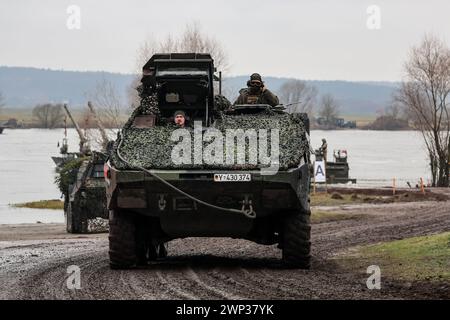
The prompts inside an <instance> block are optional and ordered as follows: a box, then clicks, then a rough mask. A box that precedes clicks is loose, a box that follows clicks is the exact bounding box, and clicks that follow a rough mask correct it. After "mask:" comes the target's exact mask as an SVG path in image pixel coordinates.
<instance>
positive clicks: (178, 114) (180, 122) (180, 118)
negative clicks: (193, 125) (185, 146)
mask: <svg viewBox="0 0 450 320" xmlns="http://www.w3.org/2000/svg"><path fill="white" fill-rule="evenodd" d="M173 121H174V122H175V124H176V125H177V126H178V127H181V128H184V127H185V126H186V114H185V113H184V111H182V110H178V111H175V113H174V114H173Z"/></svg>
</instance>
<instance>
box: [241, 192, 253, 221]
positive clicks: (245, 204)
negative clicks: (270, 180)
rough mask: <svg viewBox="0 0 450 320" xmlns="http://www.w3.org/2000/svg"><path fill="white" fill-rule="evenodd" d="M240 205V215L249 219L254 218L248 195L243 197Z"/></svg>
mask: <svg viewBox="0 0 450 320" xmlns="http://www.w3.org/2000/svg"><path fill="white" fill-rule="evenodd" d="M241 203H242V208H241V211H242V213H243V214H244V215H245V216H247V217H249V218H255V217H256V212H255V211H254V210H253V204H252V199H250V197H249V196H248V195H245V196H244V200H242V201H241Z"/></svg>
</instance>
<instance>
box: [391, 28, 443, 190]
mask: <svg viewBox="0 0 450 320" xmlns="http://www.w3.org/2000/svg"><path fill="white" fill-rule="evenodd" d="M404 69H405V80H404V81H403V83H402V85H401V87H400V89H399V90H398V92H397V93H396V95H395V100H396V101H397V102H399V103H401V104H402V105H403V106H404V107H405V108H406V109H407V112H408V114H409V115H410V119H411V122H412V125H413V126H414V127H415V128H416V129H417V130H419V131H420V132H421V134H422V136H423V139H424V142H425V145H426V148H427V151H428V156H429V159H430V170H431V176H432V185H433V186H440V187H447V186H448V185H449V166H448V163H449V162H450V155H449V148H450V118H449V106H448V96H449V93H450V49H449V48H448V46H447V45H446V44H445V43H443V42H442V41H441V40H439V39H437V38H436V37H434V36H430V35H427V36H425V37H424V39H423V40H422V42H421V44H420V45H419V46H417V47H413V48H412V49H411V52H410V57H409V60H408V61H407V62H406V64H405V67H404Z"/></svg>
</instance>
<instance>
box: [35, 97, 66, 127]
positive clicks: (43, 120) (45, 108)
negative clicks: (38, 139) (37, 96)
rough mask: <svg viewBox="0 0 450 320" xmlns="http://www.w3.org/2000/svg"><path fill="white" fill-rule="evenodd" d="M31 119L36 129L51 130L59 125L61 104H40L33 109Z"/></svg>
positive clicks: (61, 110) (61, 119) (61, 116)
mask: <svg viewBox="0 0 450 320" xmlns="http://www.w3.org/2000/svg"><path fill="white" fill-rule="evenodd" d="M33 118H34V121H35V123H36V125H37V126H38V127H40V128H46V129H53V128H56V127H58V126H60V125H61V123H62V121H63V119H64V111H63V109H62V105H61V104H50V103H46V104H40V105H37V106H36V107H34V108H33Z"/></svg>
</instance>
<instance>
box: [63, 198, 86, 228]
mask: <svg viewBox="0 0 450 320" xmlns="http://www.w3.org/2000/svg"><path fill="white" fill-rule="evenodd" d="M78 210H79V208H74V204H73V202H69V203H68V204H67V209H66V212H65V218H66V230H67V232H69V233H87V224H88V223H87V218H86V217H84V216H83V215H82V214H81V213H80V212H79V211H78Z"/></svg>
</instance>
